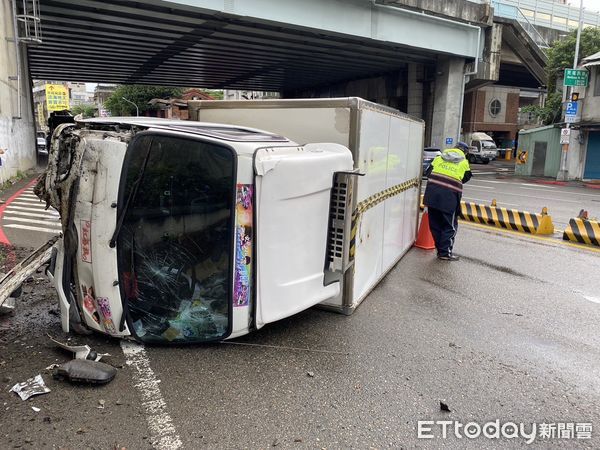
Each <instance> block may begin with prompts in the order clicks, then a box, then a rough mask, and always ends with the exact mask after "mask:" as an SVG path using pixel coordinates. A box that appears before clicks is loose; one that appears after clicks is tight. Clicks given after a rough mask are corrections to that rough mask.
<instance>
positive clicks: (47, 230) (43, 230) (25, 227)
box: [2, 223, 61, 234]
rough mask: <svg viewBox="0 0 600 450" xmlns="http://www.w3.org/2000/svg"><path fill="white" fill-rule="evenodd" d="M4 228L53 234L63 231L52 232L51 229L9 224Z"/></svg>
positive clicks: (3, 226)
mask: <svg viewBox="0 0 600 450" xmlns="http://www.w3.org/2000/svg"><path fill="white" fill-rule="evenodd" d="M2 228H15V229H17V230H29V231H40V232H42V233H52V234H59V233H60V232H61V230H52V229H50V228H41V227H30V226H28V225H21V224H16V223H9V224H6V225H2Z"/></svg>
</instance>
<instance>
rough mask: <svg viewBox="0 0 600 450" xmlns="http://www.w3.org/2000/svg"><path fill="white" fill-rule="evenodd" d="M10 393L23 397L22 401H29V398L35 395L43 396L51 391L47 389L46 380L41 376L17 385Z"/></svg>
mask: <svg viewBox="0 0 600 450" xmlns="http://www.w3.org/2000/svg"><path fill="white" fill-rule="evenodd" d="M10 392H14V393H16V394H18V395H19V397H21V400H27V399H28V398H29V397H32V396H34V395H42V394H47V393H48V392H50V389H48V387H46V384H45V383H44V379H43V378H42V376H41V375H36V376H35V377H32V378H29V379H28V380H27V381H24V382H22V383H17V384H15V385H14V386H13V387H12V388H11V390H10Z"/></svg>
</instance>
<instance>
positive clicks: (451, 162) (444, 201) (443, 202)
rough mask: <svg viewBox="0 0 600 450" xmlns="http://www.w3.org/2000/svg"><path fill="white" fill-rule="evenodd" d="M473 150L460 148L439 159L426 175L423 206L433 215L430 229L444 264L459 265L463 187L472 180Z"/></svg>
mask: <svg viewBox="0 0 600 450" xmlns="http://www.w3.org/2000/svg"><path fill="white" fill-rule="evenodd" d="M468 150H469V146H468V145H467V144H465V143H464V142H459V143H458V144H456V148H449V149H446V150H444V151H443V152H442V154H441V155H439V156H436V157H435V159H434V160H433V161H432V162H431V165H430V166H429V167H428V168H427V170H426V171H425V174H426V175H427V176H428V180H427V188H426V189H425V197H424V198H423V203H424V204H425V205H427V210H428V211H429V228H430V229H431V234H432V235H433V240H434V241H435V248H436V249H437V257H438V258H439V259H442V260H444V261H458V259H459V258H458V256H455V255H453V254H452V247H453V245H454V238H455V236H456V231H457V228H458V216H459V215H460V200H461V198H462V189H463V183H466V182H467V181H469V180H470V179H471V176H472V174H471V168H470V167H469V162H468V161H467V158H466V154H467V152H468Z"/></svg>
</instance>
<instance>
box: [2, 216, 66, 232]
mask: <svg viewBox="0 0 600 450" xmlns="http://www.w3.org/2000/svg"><path fill="white" fill-rule="evenodd" d="M3 219H4V220H5V221H8V222H25V223H37V224H40V225H48V226H55V227H58V228H59V231H61V229H60V227H61V225H60V222H56V221H53V220H35V219H29V218H25V217H12V216H4V217H3Z"/></svg>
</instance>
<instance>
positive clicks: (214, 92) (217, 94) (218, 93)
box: [202, 89, 224, 100]
mask: <svg viewBox="0 0 600 450" xmlns="http://www.w3.org/2000/svg"><path fill="white" fill-rule="evenodd" d="M202 90H203V91H204V92H206V93H207V94H208V95H210V96H211V97H212V98H214V99H215V100H223V94H224V92H223V91H222V90H221V89H202Z"/></svg>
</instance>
